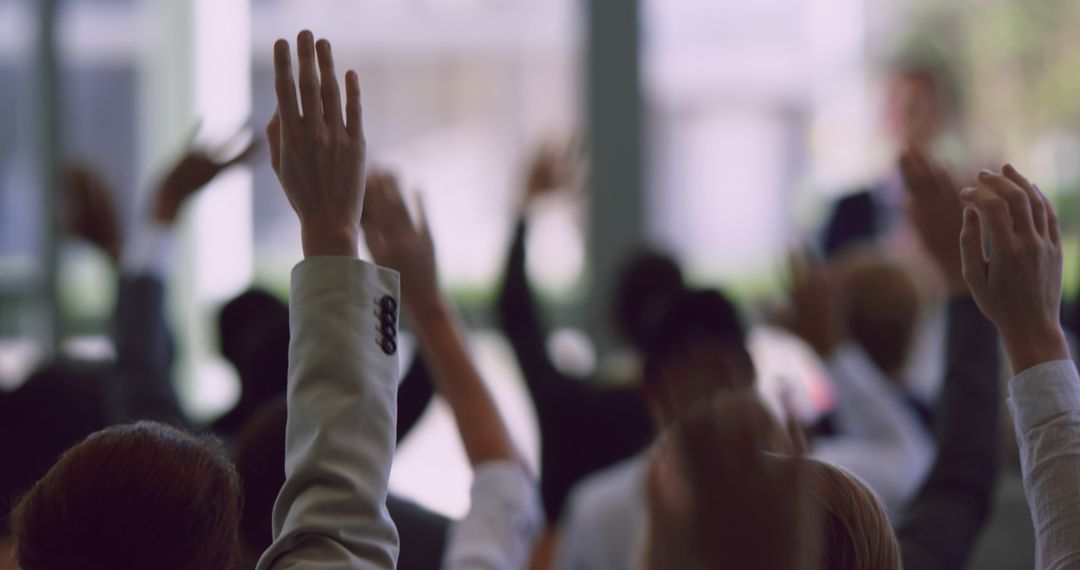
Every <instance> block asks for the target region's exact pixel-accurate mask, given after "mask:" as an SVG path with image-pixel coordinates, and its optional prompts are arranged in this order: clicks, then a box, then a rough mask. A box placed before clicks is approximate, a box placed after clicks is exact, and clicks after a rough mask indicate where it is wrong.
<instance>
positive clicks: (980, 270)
mask: <svg viewBox="0 0 1080 570" xmlns="http://www.w3.org/2000/svg"><path fill="white" fill-rule="evenodd" d="M960 262H961V264H962V266H963V267H962V269H963V274H964V281H966V282H967V284H968V287H970V288H971V291H972V292H973V293H976V294H978V292H979V291H982V290H983V289H984V288H985V287H986V278H987V274H986V269H987V267H986V256H985V255H983V243H982V223H981V222H980V220H979V215H978V214H976V213H975V210H972V209H970V208H969V209H966V210H964V226H963V228H962V229H961V230H960Z"/></svg>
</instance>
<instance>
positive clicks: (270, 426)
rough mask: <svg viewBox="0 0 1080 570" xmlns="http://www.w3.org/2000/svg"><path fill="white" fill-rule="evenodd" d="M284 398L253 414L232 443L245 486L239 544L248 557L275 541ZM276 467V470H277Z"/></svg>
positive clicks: (282, 459)
mask: <svg viewBox="0 0 1080 570" xmlns="http://www.w3.org/2000/svg"><path fill="white" fill-rule="evenodd" d="M288 419H289V413H288V408H287V406H286V403H285V399H284V398H280V399H276V400H273V401H270V402H267V403H266V404H265V405H264V406H263V407H262V408H260V409H259V410H258V411H257V412H255V413H254V414H252V416H251V418H250V419H249V420H248V423H247V424H246V425H245V426H244V427H243V429H241V430H240V431H239V432H238V433H237V435H236V438H235V440H234V442H233V448H232V457H233V461H234V462H235V463H236V470H237V472H239V474H240V480H241V481H242V482H243V486H244V509H243V512H242V515H241V518H240V541H241V544H243V546H244V549H245V551H246V552H247V553H262V552H263V551H264V550H266V549H267V548H269V547H270V544H271V542H272V539H273V535H272V526H271V520H272V517H273V510H274V509H273V508H274V501H275V500H276V499H277V496H278V493H279V492H280V491H281V487H282V486H284V485H285V470H284V468H281V466H283V465H285V427H286V424H287V422H288ZM275 466H276V467H275Z"/></svg>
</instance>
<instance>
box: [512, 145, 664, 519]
mask: <svg viewBox="0 0 1080 570" xmlns="http://www.w3.org/2000/svg"><path fill="white" fill-rule="evenodd" d="M577 160H580V159H579V158H577V157H576V156H573V155H572V154H571V153H569V152H566V151H560V150H555V149H551V148H546V149H542V150H541V151H540V152H539V153H537V155H536V157H535V158H534V159H533V161H532V164H531V165H530V167H529V169H528V170H529V173H528V176H527V178H526V185H525V191H524V198H523V201H522V205H521V208H520V210H519V212H518V219H517V225H516V228H515V230H514V238H513V242H512V244H511V246H510V250H509V254H508V258H507V260H506V273H505V277H504V278H503V282H502V288H501V289H500V291H499V297H498V315H499V321H500V324H501V325H502V330H503V333H504V334H505V335H506V338H507V340H509V341H510V345H511V346H512V347H513V349H514V354H515V356H516V357H517V362H518V365H519V366H520V367H521V372H522V375H523V377H524V379H525V386H526V388H527V389H528V391H529V396H530V398H531V399H532V402H533V406H534V408H535V410H536V417H537V423H538V424H539V429H540V464H541V477H540V488H541V493H542V495H543V499H544V511H545V512H546V513H547V517H548V520H549V521H551V522H552V523H555V522H556V521H558V520H559V518H560V517H561V516H562V512H563V507H564V505H565V503H566V500H567V497H568V495H569V494H570V490H571V489H572V488H573V487H574V485H575V484H577V483H578V482H579V481H581V480H582V479H583V478H585V477H586V476H588V475H589V474H591V473H594V472H596V471H598V470H600V469H603V468H605V467H609V466H611V465H614V464H615V463H617V462H619V461H622V460H624V459H627V458H629V457H631V456H633V455H635V454H637V453H638V452H640V451H641V450H642V449H644V448H645V446H646V445H648V443H649V441H650V439H651V438H652V437H653V435H654V429H653V425H652V422H651V420H650V419H649V413H648V410H647V409H646V407H645V405H644V404H643V402H642V400H641V397H640V395H639V393H638V390H639V387H638V386H636V385H613V382H610V381H607V379H605V378H598V377H594V378H578V377H574V376H572V375H570V374H567V373H564V372H562V371H560V370H559V369H558V367H556V366H555V364H554V362H552V360H551V358H550V356H549V355H548V345H547V338H548V330H547V327H546V325H545V324H544V322H543V319H542V315H541V312H540V309H539V303H537V301H536V299H535V297H534V295H533V293H532V291H531V289H530V286H529V279H528V275H527V271H526V248H525V239H526V236H527V233H528V225H529V217H528V214H529V210H530V209H532V208H533V206H534V204H535V203H536V201H537V200H538V199H540V198H541V197H543V196H545V195H546V194H548V193H550V192H552V191H555V190H558V189H560V188H565V187H567V186H570V185H572V184H574V183H575V181H576V178H577V174H576V171H575V168H574V162H575V161H577ZM682 289H683V281H682V274H681V272H680V271H679V268H678V266H677V265H676V264H675V262H674V261H672V260H671V259H670V258H669V257H667V256H664V255H661V254H658V253H655V252H649V251H641V252H638V253H637V254H636V255H634V256H632V257H631V258H630V259H628V260H627V261H626V262H625V263H624V265H623V267H622V270H621V272H620V278H619V280H618V285H617V287H616V290H615V291H614V292H613V300H612V307H611V308H612V315H611V316H612V325H613V329H614V330H615V331H616V332H617V333H618V334H619V336H620V337H621V338H622V340H624V341H625V342H627V343H629V344H630V345H631V346H632V347H634V348H636V349H638V350H641V349H642V347H643V343H644V339H645V337H646V336H647V334H648V333H647V329H648V328H649V327H650V326H651V325H652V322H653V321H655V320H656V319H658V318H659V316H660V313H661V312H662V310H663V305H664V304H665V303H666V302H667V301H668V298H669V297H670V296H671V295H674V294H677V293H678V292H679V291H681V290H682Z"/></svg>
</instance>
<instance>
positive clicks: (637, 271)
mask: <svg viewBox="0 0 1080 570" xmlns="http://www.w3.org/2000/svg"><path fill="white" fill-rule="evenodd" d="M683 288H684V286H683V278H682V272H681V271H680V270H679V266H678V265H676V263H675V262H674V261H673V260H672V259H671V258H670V257H669V256H667V255H663V254H661V253H657V252H654V251H640V252H638V253H636V254H634V255H632V256H630V258H629V259H627V260H626V261H625V262H624V263H623V265H622V268H621V270H620V271H619V280H618V284H617V285H616V290H615V302H614V306H613V308H612V310H613V312H614V315H613V316H614V319H615V325H616V326H617V327H618V331H619V334H621V335H622V336H623V337H624V338H625V339H626V340H627V341H629V342H630V343H631V344H633V345H634V347H636V348H638V349H639V350H643V349H644V348H645V344H646V343H647V342H648V329H649V328H650V327H651V325H652V322H654V321H656V320H657V318H658V316H659V315H660V313H661V312H662V310H663V307H664V306H665V305H666V303H667V302H668V299H669V297H671V296H672V295H675V294H677V293H678V292H680V291H682V290H683Z"/></svg>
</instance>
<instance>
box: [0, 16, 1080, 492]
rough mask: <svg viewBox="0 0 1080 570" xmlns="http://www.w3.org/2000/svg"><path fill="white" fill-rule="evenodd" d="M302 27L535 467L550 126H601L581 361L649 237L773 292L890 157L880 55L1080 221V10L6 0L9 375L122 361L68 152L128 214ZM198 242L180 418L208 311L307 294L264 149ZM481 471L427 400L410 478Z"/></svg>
mask: <svg viewBox="0 0 1080 570" xmlns="http://www.w3.org/2000/svg"><path fill="white" fill-rule="evenodd" d="M305 27H306V28H310V29H312V30H314V31H315V33H316V34H317V35H318V36H320V37H326V38H328V39H330V40H331V41H332V42H333V43H334V50H335V53H336V54H337V57H338V59H339V64H338V68H339V69H340V70H344V69H345V68H353V69H356V70H357V71H358V73H359V75H360V78H361V84H362V88H363V92H364V107H365V120H366V128H367V133H368V140H369V146H370V148H371V149H372V153H373V158H374V160H375V161H376V162H378V163H383V164H387V165H390V166H391V167H393V168H395V169H397V171H398V172H399V173H400V174H401V175H402V177H403V178H404V180H405V181H406V184H407V187H408V188H409V189H415V190H419V191H422V192H423V194H424V196H425V199H426V202H427V209H428V212H429V213H430V214H431V217H432V224H433V228H434V233H435V238H436V241H437V245H438V253H439V262H440V269H441V272H442V277H443V279H444V282H445V286H446V287H447V288H448V289H449V290H450V291H451V292H452V293H453V295H454V296H455V298H456V299H457V300H458V301H459V303H460V305H461V307H462V309H463V312H464V313H465V314H466V317H467V319H468V320H469V322H470V323H471V324H472V325H473V330H474V333H475V334H474V340H475V344H476V351H477V355H478V356H479V357H480V360H481V363H482V366H483V368H484V371H485V373H486V376H487V377H488V378H489V379H490V381H491V382H492V386H493V388H494V390H495V392H496V395H497V398H498V400H499V402H500V404H501V405H502V406H503V409H504V411H505V413H506V414H507V415H508V416H509V417H510V418H511V423H512V429H513V431H514V433H515V437H516V438H517V439H518V443H519V445H520V446H521V447H522V448H523V449H524V451H525V453H526V455H527V457H528V458H529V460H530V461H533V462H535V461H536V455H537V452H536V449H537V443H536V430H535V426H534V422H533V419H532V410H531V408H530V404H529V402H528V399H527V397H526V395H525V393H524V391H523V388H522V387H521V383H520V380H519V376H520V375H519V372H518V371H517V370H516V363H515V361H514V359H513V357H512V354H511V353H510V351H509V349H508V347H507V345H506V343H505V342H504V341H503V340H502V339H501V337H500V336H499V335H498V334H496V333H494V332H492V331H493V322H492V318H491V310H490V306H491V304H492V302H493V297H494V292H495V290H496V286H497V284H498V281H499V278H500V275H501V271H502V263H503V258H504V255H505V252H506V249H507V247H508V244H509V240H510V238H511V233H512V231H513V224H514V216H515V210H516V208H517V207H518V204H519V202H520V200H521V197H520V191H519V190H520V187H521V186H522V184H523V180H524V176H525V173H524V169H525V164H526V161H527V160H528V158H529V156H530V155H531V153H532V152H533V151H534V150H535V149H536V148H537V146H538V145H539V144H541V143H543V142H545V141H551V140H556V141H558V140H566V139H568V138H573V137H579V138H581V137H584V138H585V139H587V141H588V143H587V144H586V148H587V149H588V150H589V179H590V183H589V184H588V185H587V186H588V187H587V188H586V189H583V191H581V192H576V193H574V192H571V193H564V194H559V195H557V196H555V197H553V198H551V199H550V200H548V201H547V202H545V203H543V204H542V208H541V209H540V210H541V211H539V212H537V213H536V221H535V224H534V226H535V230H534V231H532V232H530V235H529V244H528V248H529V262H530V267H529V270H530V274H531V276H532V278H533V283H534V285H535V286H536V287H537V289H538V291H539V292H540V294H541V296H542V298H543V299H544V302H545V304H546V306H547V308H549V309H550V311H549V322H551V323H552V325H553V326H554V327H555V329H554V330H555V333H554V334H553V335H552V338H551V348H552V351H554V352H556V353H557V354H558V355H560V356H559V358H558V359H557V360H558V361H559V362H561V363H562V364H563V365H565V366H567V367H571V368H574V369H577V370H587V369H589V368H591V367H595V366H604V365H606V364H605V363H607V362H608V361H609V360H610V359H609V356H610V355H611V354H613V351H612V349H613V346H612V344H611V342H610V341H609V340H607V337H606V336H605V335H604V334H603V331H604V329H605V327H604V322H605V321H604V315H603V307H602V306H601V305H603V303H597V302H595V301H596V300H597V299H601V298H603V292H604V291H606V290H607V289H606V288H607V286H608V285H609V283H610V281H611V273H612V268H613V267H614V266H615V264H616V263H617V261H618V260H619V259H620V257H621V256H622V255H623V254H624V253H625V252H627V251H629V250H630V249H631V248H632V247H634V246H635V245H638V244H642V243H649V244H653V245H655V246H658V247H660V248H663V249H665V250H668V251H670V252H672V253H673V254H674V255H675V256H676V257H677V258H678V259H679V260H680V261H681V262H682V263H683V264H684V266H685V268H686V270H687V272H688V274H689V275H690V276H691V277H692V279H693V280H694V282H695V283H697V284H701V285H723V286H724V287H726V288H727V289H728V290H730V291H733V292H735V293H736V295H737V297H738V298H739V299H740V300H741V301H743V302H744V303H745V306H746V307H747V308H748V310H751V311H752V310H753V308H755V307H757V306H759V304H760V303H762V302H765V301H767V300H769V299H770V298H772V297H775V296H776V295H777V294H778V292H779V291H781V289H782V286H783V279H782V275H783V270H784V267H785V259H786V253H787V251H788V250H789V249H790V248H791V247H793V246H796V245H798V244H800V243H804V242H806V241H807V240H810V239H814V238H815V237H816V236H817V235H818V234H819V232H820V228H821V226H822V224H823V223H824V220H825V218H826V216H827V213H828V210H829V204H830V203H832V202H833V200H835V199H836V197H837V196H839V195H840V194H842V193H845V192H848V191H851V190H852V189H856V188H860V187H864V186H866V185H868V184H871V183H873V182H874V181H875V180H877V179H879V178H880V177H881V176H882V173H885V172H888V171H890V170H891V169H892V168H893V164H892V163H893V162H894V160H895V156H896V151H897V149H896V148H895V147H894V146H893V143H891V142H890V141H891V140H892V139H891V138H890V137H889V136H888V133H887V132H886V131H887V127H888V125H887V121H886V120H885V115H886V106H887V102H888V97H887V96H886V95H887V93H886V91H887V87H888V81H887V75H888V71H889V69H890V65H892V64H893V62H895V61H897V60H899V59H902V58H919V59H920V60H923V61H933V62H935V65H937V66H939V67H940V68H941V69H945V70H948V73H947V74H946V77H947V78H948V81H946V82H945V84H944V87H945V100H946V101H947V102H948V108H949V113H948V115H949V119H948V120H947V123H946V127H947V133H946V135H945V136H944V137H943V139H942V141H941V143H940V145H939V146H940V153H941V154H942V155H943V156H946V157H948V158H949V159H950V160H952V161H953V163H954V164H958V165H984V164H993V163H996V162H999V161H1000V160H1001V159H1002V158H1003V157H1008V158H1009V159H1010V160H1012V161H1014V162H1015V163H1016V164H1017V165H1018V166H1019V167H1020V168H1021V170H1023V171H1025V172H1029V173H1030V174H1031V175H1032V177H1033V178H1034V179H1036V180H1039V181H1040V182H1041V185H1042V188H1043V189H1044V190H1045V191H1047V192H1048V193H1049V194H1051V195H1052V197H1053V199H1054V200H1055V201H1056V202H1057V203H1058V205H1059V207H1060V208H1061V212H1062V216H1063V219H1064V224H1065V227H1066V228H1067V229H1068V230H1070V233H1071V231H1072V230H1073V229H1075V228H1076V227H1077V225H1078V223H1080V222H1078V220H1077V212H1078V211H1080V210H1078V207H1077V206H1080V204H1078V203H1077V200H1080V161H1077V160H1075V157H1076V156H1077V155H1078V154H1080V97H1078V96H1077V94H1078V93H1080V73H1076V70H1077V69H1080V40H1078V39H1077V36H1076V34H1075V30H1076V29H1078V28H1080V3H1078V2H1075V1H1074V0H963V1H960V0H957V1H950V2H942V1H940V0H873V1H871V0H755V1H753V2H749V1H735V0H620V1H619V2H610V1H604V0H0V126H2V128H0V386H2V387H6V388H11V387H13V386H15V385H17V384H18V383H19V382H20V381H21V379H22V378H23V377H24V376H25V375H26V373H27V372H28V371H29V370H31V369H32V368H33V367H34V366H35V365H36V364H37V363H39V362H41V361H43V360H44V359H47V358H48V357H50V356H51V355H53V354H57V353H69V354H73V355H77V356H79V357H80V358H88V359H108V358H109V357H110V355H111V347H110V345H109V342H108V340H107V336H106V334H105V332H104V331H107V322H108V319H109V316H110V313H111V310H112V305H113V296H114V293H115V283H114V276H113V274H112V270H111V268H110V266H109V263H108V261H107V260H106V259H105V258H104V257H103V256H101V255H100V254H99V253H98V252H96V251H94V250H92V249H90V248H88V247H87V246H84V245H80V244H78V243H75V242H74V241H72V240H69V239H67V238H65V237H64V235H63V232H61V231H60V229H61V228H60V222H59V220H60V219H61V218H62V216H61V214H62V210H63V207H64V204H63V202H62V200H60V199H59V193H58V192H57V191H56V190H55V188H56V187H57V176H56V174H55V173H56V172H57V166H58V165H60V164H63V163H65V162H66V161H69V160H79V161H83V162H86V163H89V164H92V165H94V166H95V167H96V168H98V169H99V170H100V171H101V172H102V173H103V174H104V176H105V178H106V180H107V181H108V183H109V184H110V185H111V186H112V187H113V188H115V190H116V193H117V195H116V196H115V199H116V203H117V204H118V205H120V207H121V210H122V215H123V217H124V219H125V220H126V221H127V222H128V223H130V222H131V220H132V219H133V218H134V217H135V216H136V215H137V213H138V212H140V211H141V210H139V208H140V207H141V206H140V204H141V202H140V196H143V195H144V194H145V192H146V191H147V189H148V188H149V187H151V186H152V185H153V184H154V183H155V182H156V180H157V177H158V176H160V173H161V171H162V170H163V169H164V168H165V167H166V166H167V165H168V164H169V163H170V161H172V160H174V159H175V157H176V156H177V155H178V153H179V152H180V150H181V149H183V148H184V146H185V145H186V144H188V143H189V141H190V140H191V139H192V137H193V136H195V137H196V138H197V139H198V140H200V141H202V142H204V143H207V144H214V143H220V142H221V141H223V140H224V139H226V138H227V137H228V136H229V134H230V133H232V132H234V131H235V130H236V129H238V128H240V127H242V126H244V125H245V124H247V125H250V127H251V129H252V131H253V133H254V134H255V135H258V134H259V133H261V131H262V127H263V125H264V124H265V122H266V121H267V120H268V119H269V117H270V115H271V114H272V112H273V108H274V104H275V103H274V101H275V100H274V93H273V88H272V81H273V73H272V68H271V45H272V43H273V41H274V40H275V39H276V38H278V37H287V38H293V37H294V36H295V34H296V32H297V31H298V30H300V29H301V28H305ZM195 133H197V135H196V134H195ZM181 233H182V237H181V239H180V241H179V243H178V244H176V251H175V252H174V253H175V255H176V262H175V269H174V271H173V274H172V279H171V282H170V297H171V299H170V307H171V321H172V324H173V327H174V333H175V335H176V337H177V342H178V346H179V348H180V353H179V355H178V356H179V359H178V365H177V369H176V371H175V378H176V382H177V386H178V389H179V390H180V393H181V397H182V400H183V403H184V405H185V408H186V409H187V411H188V412H190V413H191V415H192V416H193V417H195V418H199V419H202V420H210V419H212V418H214V417H215V416H217V415H219V414H220V413H221V412H222V411H223V410H226V409H228V407H229V406H230V405H231V404H232V402H233V401H234V400H235V398H236V397H237V382H236V374H235V372H234V371H232V369H231V368H230V367H229V366H228V365H227V364H226V363H225V362H224V361H223V360H222V359H221V357H220V356H219V355H218V354H217V351H216V348H215V347H216V346H217V344H216V340H215V338H214V334H215V332H214V331H215V329H214V326H213V319H214V318H215V315H216V311H217V310H218V308H219V307H220V306H221V304H222V303H223V302H224V301H226V300H228V299H229V298H231V297H233V296H235V295H236V294H238V293H240V292H241V291H243V290H244V289H246V288H247V287H249V286H250V285H252V284H258V285H260V286H263V287H265V288H268V289H270V290H273V291H276V292H279V293H281V294H285V293H286V292H287V286H288V277H289V271H290V269H291V267H292V265H293V264H294V263H295V262H296V261H297V260H298V259H299V258H300V248H299V240H298V224H297V222H296V219H295V215H294V214H293V212H292V211H291V209H290V207H289V205H288V203H287V201H286V200H285V198H284V196H283V194H282V192H281V191H280V189H279V187H278V184H277V181H276V179H275V177H274V174H273V172H272V171H271V169H270V166H269V163H268V160H266V159H265V157H264V158H263V159H262V160H259V161H256V162H254V163H253V164H252V165H251V166H250V167H246V168H242V169H234V170H232V171H230V172H229V173H228V174H227V175H226V176H224V177H222V178H221V179H220V180H219V181H216V182H215V183H214V186H213V187H212V188H209V189H207V191H205V192H204V193H203V194H202V195H201V196H200V197H199V199H198V201H197V203H196V204H194V207H192V208H190V209H189V211H187V212H186V214H185V216H184V219H183V231H182V232H181ZM1069 248H1070V249H1069V251H1070V252H1075V249H1076V248H1075V246H1074V243H1073V241H1072V240H1070V244H1069ZM1075 257H1076V255H1075V253H1069V254H1068V255H1067V266H1066V274H1067V281H1068V283H1067V287H1068V288H1069V289H1070V290H1072V289H1074V288H1075V286H1076V281H1077V279H1076V278H1075V277H1076V273H1077V270H1078V269H1080V268H1078V267H1077V266H1076V264H1075V263H1073V262H1072V261H1073V258H1075ZM755 338H757V339H758V340H757V341H756V343H755V352H756V353H757V354H755V356H758V357H760V358H761V360H763V361H768V362H770V365H769V366H767V367H765V368H766V369H765V370H763V371H762V374H763V376H765V377H770V376H775V377H777V378H779V377H786V376H787V375H795V376H800V375H801V377H809V376H813V374H814V372H813V370H814V367H815V366H816V364H815V363H814V362H813V358H812V357H810V356H809V351H807V350H806V349H805V348H804V347H801V346H798V343H795V342H794V341H791V340H790V339H787V338H780V337H777V336H775V335H770V333H768V332H767V331H762V332H761V333H760V334H759V335H758V336H757V337H755ZM406 348H408V347H406ZM403 352H404V353H405V356H406V357H407V356H408V353H409V352H410V351H409V350H408V349H407V350H404V351H403ZM763 380H764V381H768V378H763ZM448 464H451V465H458V466H459V467H458V468H456V469H454V468H447V467H445V466H446V465H448ZM432 465H438V466H439V467H438V469H439V472H440V473H441V474H442V475H443V477H442V478H443V479H444V484H443V485H441V486H436V487H433V486H432V485H430V467H429V466H432ZM468 477H469V475H468V468H467V465H466V463H465V461H464V456H463V454H462V452H461V449H460V445H459V444H458V443H457V436H456V432H455V431H454V428H453V425H452V422H451V419H450V416H449V413H448V411H447V410H446V409H445V408H444V407H442V406H441V405H437V406H434V407H432V408H431V409H429V411H428V413H427V415H426V416H425V418H424V419H423V421H422V423H421V424H420V426H419V427H418V429H417V430H416V431H415V433H414V434H413V435H412V436H411V437H410V439H409V440H407V441H406V442H405V443H404V445H403V446H402V447H401V448H400V451H399V457H398V460H397V462H396V463H395V466H394V475H393V485H394V486H395V488H396V489H397V490H398V491H399V492H401V493H403V494H406V495H411V496H413V497H415V498H416V499H418V500H419V501H420V502H421V503H423V504H425V505H428V506H430V507H432V508H434V509H437V510H440V511H442V512H445V513H449V514H460V513H462V512H463V511H464V509H465V508H466V506H467V485H468Z"/></svg>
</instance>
